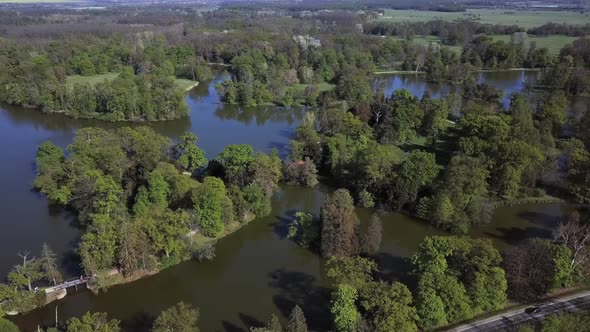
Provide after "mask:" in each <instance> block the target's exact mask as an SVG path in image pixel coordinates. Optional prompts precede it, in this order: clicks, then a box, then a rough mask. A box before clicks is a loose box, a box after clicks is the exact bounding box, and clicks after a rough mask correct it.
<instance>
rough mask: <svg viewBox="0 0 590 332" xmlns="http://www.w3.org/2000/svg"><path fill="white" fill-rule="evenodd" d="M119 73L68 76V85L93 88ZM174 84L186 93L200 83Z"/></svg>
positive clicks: (180, 80) (182, 82)
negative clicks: (86, 85)
mask: <svg viewBox="0 0 590 332" xmlns="http://www.w3.org/2000/svg"><path fill="white" fill-rule="evenodd" d="M118 75H119V73H106V74H98V75H91V76H80V75H73V76H68V77H67V78H66V84H67V85H68V86H70V87H72V86H74V85H75V84H86V83H88V84H90V85H92V86H94V85H96V84H97V83H100V82H103V81H104V80H107V81H111V80H114V79H115V78H117V76H118ZM174 83H176V85H177V86H178V88H180V89H182V90H184V91H186V90H190V89H191V88H193V87H195V86H196V85H197V84H199V82H196V81H193V80H187V79H184V78H176V77H175V78H174Z"/></svg>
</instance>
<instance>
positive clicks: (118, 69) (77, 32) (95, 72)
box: [0, 9, 590, 121]
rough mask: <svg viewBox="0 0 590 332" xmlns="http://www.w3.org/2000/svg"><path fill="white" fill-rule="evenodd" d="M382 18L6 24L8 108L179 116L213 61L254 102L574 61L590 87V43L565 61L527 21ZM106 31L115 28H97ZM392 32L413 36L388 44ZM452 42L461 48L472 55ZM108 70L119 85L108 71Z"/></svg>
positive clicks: (576, 78) (109, 18)
mask: <svg viewBox="0 0 590 332" xmlns="http://www.w3.org/2000/svg"><path fill="white" fill-rule="evenodd" d="M156 14H159V16H157V15H156ZM152 18H153V19H154V20H151V19H152ZM371 18H372V16H371V15H368V14H367V13H365V12H363V13H356V12H351V11H327V12H318V13H315V14H314V15H312V16H309V17H308V16H292V17H289V16H283V15H278V14H275V15H268V16H262V17H260V16H258V15H257V14H255V13H251V12H248V11H246V12H242V11H238V10H230V9H225V10H222V11H215V12H210V13H206V14H203V13H200V12H197V13H192V15H188V13H186V12H185V15H169V14H164V13H162V12H161V11H160V12H158V11H155V12H154V13H151V12H148V13H144V14H143V15H140V16H130V15H127V14H126V13H125V12H124V11H123V13H120V12H113V13H108V12H107V13H102V14H101V15H92V14H87V15H79V17H78V22H77V23H70V22H69V21H67V20H66V21H64V22H60V21H59V20H57V21H56V20H51V21H49V20H47V18H46V16H43V15H40V14H36V13H31V14H29V16H27V15H24V16H23V17H22V18H20V19H19V20H18V22H14V20H15V19H14V18H12V17H10V18H9V17H0V23H1V24H0V28H4V30H5V32H4V34H5V38H2V39H0V46H1V49H2V51H1V52H2V53H1V56H0V69H2V70H1V72H2V73H3V75H1V76H0V82H2V84H1V88H0V101H3V102H6V103H9V104H15V105H21V106H26V107H33V108H36V109H40V110H43V111H46V112H61V113H65V114H68V115H71V116H74V117H83V118H99V119H103V120H108V121H120V120H166V119H177V118H180V117H183V116H186V115H187V109H186V105H185V104H184V101H183V94H182V91H181V90H180V89H178V88H177V86H175V85H174V78H185V79H190V80H192V81H205V80H208V79H210V78H211V71H210V69H209V67H208V66H207V63H223V64H226V65H230V67H229V68H230V69H231V73H232V76H231V79H229V80H227V81H225V82H223V83H222V84H220V85H219V89H220V90H221V92H222V95H223V98H222V100H223V101H224V102H227V103H236V104H240V105H246V106H253V105H260V104H268V103H274V104H279V105H284V106H291V105H296V104H304V105H311V106H315V105H317V104H318V103H321V102H323V101H324V99H325V98H321V96H322V95H323V94H325V93H326V92H328V91H330V90H332V89H334V87H336V90H335V92H332V93H330V94H329V95H330V96H331V97H330V98H332V99H338V98H343V97H344V96H346V98H347V99H353V100H352V101H359V100H363V99H364V100H363V101H367V100H368V98H369V97H368V94H369V88H368V87H369V86H370V80H371V75H372V74H373V73H374V72H375V71H383V70H385V71H392V70H394V71H412V72H425V73H426V79H427V80H428V81H431V82H438V83H442V82H454V83H462V82H464V81H465V80H467V79H468V78H469V76H470V73H471V72H472V71H474V70H479V69H506V68H523V67H524V68H537V69H544V68H551V66H557V65H562V66H564V67H565V66H567V67H569V68H570V69H568V70H567V71H566V72H565V73H564V74H562V76H563V75H567V76H568V77H567V80H568V87H567V90H568V93H573V94H579V93H586V92H588V91H589V89H590V88H589V87H588V80H589V79H588V76H589V75H588V71H587V69H585V68H586V67H585V66H587V64H588V59H585V58H584V57H585V55H584V54H586V55H587V54H588V50H587V48H588V47H587V44H588V41H587V39H584V38H582V39H580V40H578V41H576V42H575V43H574V44H573V45H570V46H567V47H566V48H564V50H563V51H562V53H561V54H560V55H559V56H558V57H555V56H553V55H550V54H549V52H548V51H547V49H545V48H540V47H537V46H536V45H535V44H534V42H533V43H532V44H531V43H530V42H528V40H527V33H526V32H525V31H523V29H521V28H519V27H517V26H501V25H489V24H488V25H483V24H480V23H477V22H442V21H432V22H425V23H411V24H406V23H403V24H397V23H395V24H390V23H387V22H385V23H380V22H381V21H371ZM148 22H149V24H147V23H148ZM96 24H102V25H104V26H103V27H102V28H101V29H99V30H98V31H95V30H94V29H95V25H96ZM15 27H18V29H15ZM140 27H144V29H143V30H141V29H140ZM537 29H541V30H538V31H537V30H536V31H530V33H535V34H539V35H542V34H544V33H563V34H568V35H574V36H583V35H585V34H586V32H587V31H585V30H584V29H586V30H587V26H586V27H580V26H575V27H569V26H556V25H550V26H547V27H545V26H541V27H538V28H537ZM543 29H545V30H546V31H545V30H543ZM575 29H581V30H580V31H577V30H575ZM574 30H575V31H577V32H575V31H574ZM543 31H545V32H543ZM570 31H574V32H570ZM493 34H510V35H512V38H511V41H510V42H504V41H495V40H493V39H492V38H490V37H489V35H493ZM375 35H379V36H375ZM391 35H393V36H397V37H402V39H399V38H398V39H396V38H382V37H384V36H391ZM425 35H433V36H437V37H438V38H440V41H441V43H442V45H441V44H439V43H436V42H432V43H430V45H423V44H420V43H417V42H415V41H413V39H412V37H413V36H425ZM403 38H405V39H403ZM447 45H460V46H461V47H462V51H460V52H457V51H456V50H453V49H450V48H448V47H447ZM562 72H563V71H562ZM108 73H110V74H111V76H109V77H110V78H109V79H106V78H105V77H104V76H100V75H105V74H108ZM78 76H81V77H82V79H78V80H76V79H75V77H78ZM101 78H102V79H101ZM365 82H366V83H365Z"/></svg>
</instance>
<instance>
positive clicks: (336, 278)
mask: <svg viewBox="0 0 590 332" xmlns="http://www.w3.org/2000/svg"><path fill="white" fill-rule="evenodd" d="M326 271H327V272H326V275H327V276H328V278H330V280H331V282H332V283H334V284H346V285H350V286H352V287H354V288H355V289H358V290H362V289H364V288H365V287H366V286H367V285H368V284H369V283H370V282H371V280H372V279H373V277H372V275H373V273H375V272H377V264H376V263H375V261H373V260H371V259H368V258H363V257H360V256H355V257H335V256H333V257H330V258H329V259H328V263H327V270H326Z"/></svg>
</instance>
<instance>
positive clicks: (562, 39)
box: [490, 35, 579, 55]
mask: <svg viewBox="0 0 590 332" xmlns="http://www.w3.org/2000/svg"><path fill="white" fill-rule="evenodd" d="M490 37H492V38H493V39H494V40H502V41H505V42H507V43H509V42H510V35H495V36H490ZM578 38H579V37H570V36H563V35H551V36H546V37H536V36H529V37H528V39H527V42H526V44H527V46H528V45H529V43H530V42H533V41H534V42H535V43H537V48H547V49H548V50H549V53H550V54H553V55H558V54H559V51H560V50H561V49H562V48H563V47H564V46H565V45H566V44H569V43H572V42H573V41H574V40H576V39H578Z"/></svg>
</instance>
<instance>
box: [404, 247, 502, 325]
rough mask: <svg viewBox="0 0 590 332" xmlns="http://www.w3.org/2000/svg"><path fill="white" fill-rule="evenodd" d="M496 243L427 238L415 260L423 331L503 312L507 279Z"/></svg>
mask: <svg viewBox="0 0 590 332" xmlns="http://www.w3.org/2000/svg"><path fill="white" fill-rule="evenodd" d="M500 263H501V257H500V254H499V253H498V251H497V250H496V249H495V248H494V247H493V246H492V243H491V241H490V240H481V239H477V240H476V239H469V238H460V237H443V236H432V237H427V238H426V239H425V240H424V241H423V242H422V243H421V244H420V248H419V249H418V252H417V253H416V254H415V255H414V256H413V257H412V266H413V268H414V272H413V273H414V275H415V276H416V278H417V282H418V288H417V289H416V305H417V310H418V314H419V316H420V326H421V327H422V328H424V329H431V328H436V327H439V326H443V325H446V324H448V323H451V322H454V321H460V320H465V319H469V318H471V317H473V316H474V315H477V314H480V313H483V312H486V311H491V310H499V309H501V308H503V307H504V306H505V305H506V303H507V299H506V289H507V284H506V278H505V277H504V271H503V270H502V269H501V268H500Z"/></svg>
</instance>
